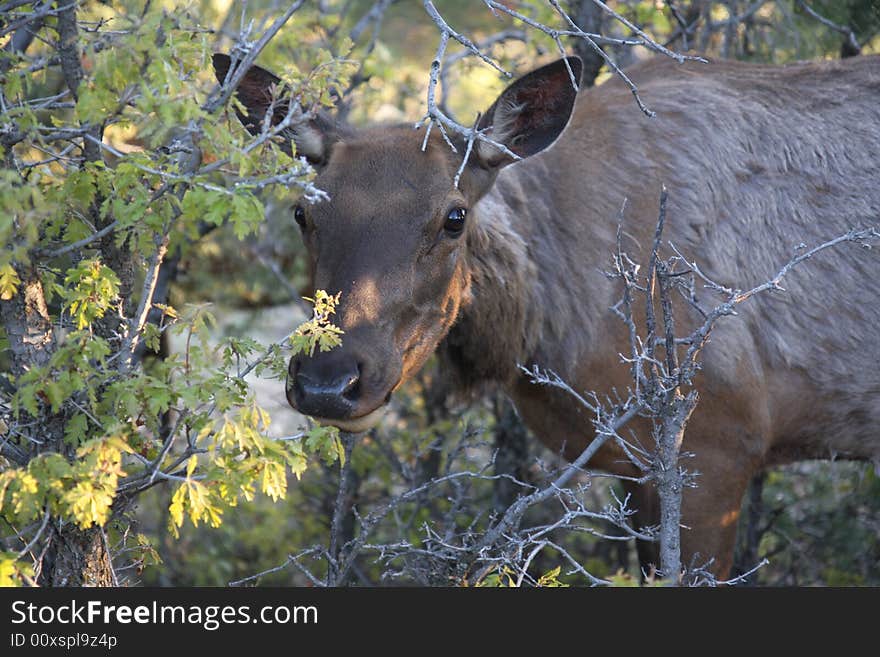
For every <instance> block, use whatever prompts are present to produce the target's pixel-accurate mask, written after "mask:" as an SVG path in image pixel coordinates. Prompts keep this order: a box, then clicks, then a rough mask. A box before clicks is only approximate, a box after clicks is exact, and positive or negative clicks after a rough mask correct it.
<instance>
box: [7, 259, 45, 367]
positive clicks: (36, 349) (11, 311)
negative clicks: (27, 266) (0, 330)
mask: <svg viewBox="0 0 880 657" xmlns="http://www.w3.org/2000/svg"><path fill="white" fill-rule="evenodd" d="M18 274H19V276H20V277H21V279H22V282H21V285H20V287H19V289H18V294H16V295H15V296H14V297H13V298H12V299H10V300H9V301H0V319H2V321H3V326H4V327H5V328H6V334H7V337H8V339H9V350H10V352H11V356H12V358H11V365H12V373H13V374H15V375H16V376H18V375H21V374H24V372H26V371H27V370H28V369H30V368H31V367H34V366H41V365H45V364H46V363H47V362H49V356H50V355H51V347H52V344H53V340H54V334H53V331H52V322H51V321H50V319H49V311H48V310H47V308H46V297H45V295H44V294H43V284H42V283H41V282H40V279H39V278H38V277H37V274H36V272H35V271H27V272H22V271H19V272H18Z"/></svg>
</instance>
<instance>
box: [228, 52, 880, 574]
mask: <svg viewBox="0 0 880 657" xmlns="http://www.w3.org/2000/svg"><path fill="white" fill-rule="evenodd" d="M567 62H568V66H566V60H559V61H557V62H555V63H551V64H548V65H546V66H544V67H542V68H539V69H537V70H535V71H532V72H531V73H529V74H527V75H525V76H523V77H521V78H519V79H518V80H516V81H515V82H513V83H512V84H511V85H510V86H509V87H508V88H507V89H506V90H505V91H504V92H503V93H502V94H501V95H500V96H499V98H498V99H497V100H496V101H495V103H494V104H493V105H492V106H491V107H489V109H488V110H487V111H486V112H485V113H484V114H483V115H482V118H481V119H480V122H479V128H480V129H482V130H485V131H486V134H488V135H490V136H491V138H492V139H493V140H494V141H495V142H497V143H500V144H503V145H504V146H505V147H506V148H507V149H508V150H509V151H510V152H512V153H514V154H515V155H516V156H518V158H519V159H517V158H514V157H511V155H510V153H509V152H504V151H503V150H501V149H499V148H497V147H496V146H492V145H491V144H490V143H486V142H478V143H476V144H475V145H474V148H473V150H472V153H471V155H470V158H469V160H468V162H467V163H466V166H464V169H463V172H462V174H461V178H460V181H459V184H458V185H457V186H456V185H455V184H454V182H455V181H454V178H455V175H456V172H457V171H458V169H459V167H460V165H461V157H462V155H461V154H462V153H463V152H464V143H459V146H460V148H459V149H458V151H459V152H458V153H455V152H453V150H452V149H450V147H449V145H448V144H446V143H445V142H444V140H443V139H442V138H441V137H440V136H439V135H438V134H437V133H438V131H436V130H435V131H433V133H432V134H431V135H430V138H429V139H427V142H426V144H424V148H423V143H422V142H423V139H424V133H423V132H420V131H415V130H413V129H412V126H411V125H376V126H371V127H366V128H362V129H355V128H352V127H350V126H347V125H342V124H339V123H336V122H334V120H333V119H332V118H331V117H329V116H327V115H325V114H323V113H319V114H315V115H313V116H312V117H311V118H309V117H308V116H306V115H304V118H303V120H302V121H300V122H299V123H298V124H297V125H295V126H294V127H293V128H292V129H291V130H289V131H288V132H287V133H286V134H287V137H288V138H289V140H290V141H291V142H292V143H293V144H294V145H295V149H296V152H297V153H298V154H300V155H304V156H305V157H307V158H308V160H309V161H310V162H311V163H312V164H313V165H314V166H315V168H316V169H317V171H318V174H317V178H316V180H315V184H316V185H317V186H318V187H319V188H320V189H322V190H325V191H326V192H327V193H328V195H329V200H327V201H324V202H320V203H317V204H315V205H312V206H308V205H306V204H301V205H298V206H296V208H295V210H294V211H293V214H292V216H291V219H292V220H295V221H296V222H297V223H298V224H299V226H300V228H301V230H302V236H303V240H304V242H305V244H306V247H307V251H308V254H309V267H310V272H311V281H312V285H313V286H314V287H315V288H320V289H325V290H328V291H330V292H331V293H335V292H342V297H341V303H340V305H339V308H338V314H337V317H338V320H337V321H336V323H337V324H338V325H339V326H340V327H341V328H342V329H343V330H344V331H345V335H344V339H343V344H342V346H341V347H339V348H336V349H333V350H331V351H329V352H327V353H316V354H314V355H313V356H311V357H306V356H305V355H302V354H300V355H298V356H295V357H293V358H292V359H291V361H290V366H289V378H288V384H287V398H288V400H289V402H290V404H291V406H293V408H295V409H297V410H299V411H301V412H302V413H304V414H306V415H309V416H312V417H314V418H316V419H318V420H319V421H321V422H323V423H329V424H332V425H336V426H338V427H339V428H341V429H343V430H346V431H352V432H358V431H363V430H365V429H367V428H368V427H370V426H372V425H374V424H375V423H376V422H378V421H379V418H380V417H381V415H382V412H383V409H384V408H385V407H386V406H387V404H388V402H389V399H390V397H391V394H392V393H393V392H394V391H395V390H396V389H397V388H398V387H399V386H400V385H401V384H402V383H403V382H404V381H406V380H407V379H408V378H409V377H411V376H412V375H413V374H414V373H415V372H416V371H417V370H418V369H419V368H420V367H421V366H422V365H423V364H424V363H425V361H426V360H427V359H428V357H429V356H430V355H431V354H432V353H433V352H434V351H435V350H436V351H438V353H439V354H440V356H441V358H442V359H443V360H444V362H446V363H448V365H449V366H450V368H451V371H453V372H455V373H456V376H457V380H459V381H460V383H461V385H463V386H467V385H472V384H477V383H480V382H484V381H491V382H497V383H498V384H500V385H501V386H503V388H504V389H505V391H506V392H507V393H508V394H509V395H510V397H511V399H512V400H513V402H514V404H515V406H516V408H517V410H518V412H519V414H520V416H521V418H522V420H523V421H524V422H525V424H526V425H527V426H528V427H530V428H531V430H532V431H533V432H534V433H535V434H536V436H537V437H538V438H539V439H540V440H541V441H542V442H543V443H544V444H545V445H547V446H548V447H549V448H550V449H552V450H554V451H556V452H561V453H563V454H564V455H565V456H566V458H569V459H573V458H575V457H576V456H577V455H578V454H580V453H581V451H582V450H583V449H584V447H585V446H586V445H587V444H588V443H589V441H590V440H591V439H592V437H593V431H594V430H593V427H592V425H591V423H590V418H589V417H587V414H586V413H585V412H584V411H583V409H582V408H581V407H580V406H579V405H578V403H577V402H576V401H575V400H573V399H572V398H571V396H569V395H567V394H566V393H565V392H563V391H560V390H557V389H554V388H551V387H543V386H536V385H533V384H532V383H531V382H530V380H529V378H528V377H527V376H525V375H524V374H523V372H522V370H521V369H520V368H519V367H518V366H520V365H522V366H525V367H526V368H531V367H534V366H537V367H539V368H541V369H544V370H552V371H553V372H555V373H557V374H558V375H559V376H560V377H561V378H562V379H564V380H565V381H567V382H568V383H569V384H570V385H571V386H572V387H573V388H575V389H577V390H593V391H596V392H598V393H599V394H600V395H601V394H605V393H609V392H610V391H611V390H612V389H614V388H617V389H626V386H627V385H628V383H629V380H630V379H629V377H630V372H629V368H628V366H627V365H626V364H625V363H622V362H621V359H620V357H619V354H621V353H627V349H628V346H627V345H628V336H627V334H626V329H625V326H624V325H623V324H622V323H621V322H620V320H619V318H618V317H615V316H614V314H613V313H612V312H611V311H610V308H611V307H612V306H613V305H614V304H615V303H616V302H617V301H618V300H619V299H620V296H621V286H620V283H619V282H615V281H612V280H609V279H608V278H607V277H606V276H605V275H603V269H606V268H607V266H608V263H609V262H610V259H611V254H612V253H613V252H614V250H615V245H616V230H617V224H618V221H619V219H618V215H619V211H620V208H621V205H622V203H623V202H624V200H625V199H626V200H627V201H628V206H627V211H626V214H625V216H624V218H623V220H622V221H623V226H622V229H623V234H624V235H625V236H626V239H627V240H628V241H627V251H628V252H629V253H630V255H631V256H633V257H634V258H635V257H636V256H640V257H642V258H643V259H641V260H637V261H639V262H645V261H646V258H644V256H646V251H647V250H649V249H650V247H651V243H652V236H653V231H654V229H655V220H656V216H657V198H658V194H659V190H660V188H661V185H665V186H666V187H667V188H668V189H669V193H670V196H669V205H668V210H667V213H668V214H667V219H666V232H665V237H666V239H668V240H669V241H672V242H674V243H675V244H676V246H677V247H678V249H679V250H680V251H681V252H683V253H688V254H691V255H692V256H693V257H694V258H699V259H700V262H701V263H702V265H701V267H702V269H703V270H704V272H705V273H706V274H707V275H708V276H710V277H711V278H712V279H713V280H715V281H719V282H721V283H724V284H728V285H731V286H734V287H739V288H740V289H748V286H751V285H753V284H757V283H759V282H761V281H763V280H766V279H767V277H768V276H770V275H772V274H773V273H774V272H776V271H777V270H778V268H779V266H780V264H783V263H785V262H786V261H788V260H789V259H790V257H791V256H792V254H793V251H794V248H795V246H796V245H797V244H799V243H802V242H803V243H806V244H813V243H816V244H818V243H821V242H823V241H825V240H827V239H828V238H829V237H833V236H835V235H839V234H841V233H844V232H846V231H847V230H848V229H850V228H852V227H855V226H876V225H878V223H880V219H878V218H880V57H876V56H875V57H856V58H852V59H848V60H842V61H823V62H818V63H799V64H793V65H789V66H784V67H774V66H764V65H752V64H742V63H736V62H714V63H710V64H708V65H687V66H682V65H679V64H675V63H673V62H671V61H669V60H666V59H663V58H656V59H653V60H649V61H646V62H643V63H639V64H637V65H635V66H633V67H632V68H631V69H630V70H628V75H629V76H630V77H631V78H632V79H633V80H634V82H635V83H636V84H637V85H638V87H639V89H640V93H641V95H642V96H643V97H644V98H646V99H648V100H649V102H650V103H651V105H652V108H653V109H654V110H655V111H656V117H655V118H648V117H646V116H645V115H644V114H643V113H642V112H641V111H640V110H639V109H638V108H637V106H636V104H635V103H634V102H633V99H632V95H631V93H630V90H629V89H628V88H625V87H624V86H623V85H622V84H620V83H619V82H615V81H610V82H607V83H605V84H602V85H600V86H598V87H594V88H591V89H587V90H583V91H581V92H580V93H577V92H575V90H574V88H573V84H572V81H571V79H570V75H569V70H568V68H569V67H570V68H571V70H573V71H574V72H575V74H577V75H579V74H580V70H581V64H580V60H578V59H577V58H568V59H567ZM214 63H215V69H216V73H217V76H218V77H219V78H220V79H221V80H222V79H224V78H225V76H226V74H227V72H228V70H229V68H230V66H232V65H234V63H233V62H231V61H230V59H229V58H228V57H227V56H225V55H216V56H215V58H214ZM284 93H287V92H285V91H284V90H283V89H281V88H280V86H279V80H278V78H277V77H275V76H274V75H273V74H271V73H269V72H268V71H265V70H264V69H261V68H259V67H253V68H252V69H251V70H250V71H249V72H248V74H247V75H246V76H245V78H244V80H243V82H242V83H241V84H240V86H239V87H238V90H237V94H238V98H239V100H240V101H241V104H242V106H243V107H244V108H245V110H244V111H243V112H241V113H240V116H241V118H242V120H243V122H244V123H245V125H246V127H248V129H250V130H251V131H252V132H255V133H256V132H259V131H260V129H261V126H263V125H264V121H265V122H267V123H270V122H275V123H278V122H279V121H280V120H281V119H282V118H283V117H284V116H285V115H286V113H287V109H288V103H289V102H291V101H290V99H289V98H285V97H284ZM276 94H277V95H278V96H277V97H276ZM270 110H271V115H270V116H268V117H267V114H268V113H270ZM837 253H838V255H837V256H833V255H832V254H830V253H828V252H824V253H823V254H820V255H818V256H816V258H815V259H814V260H812V261H811V262H810V263H809V265H807V266H804V267H802V268H800V269H798V270H796V271H794V272H793V273H792V274H791V275H790V278H788V279H787V285H786V289H787V293H786V294H777V295H768V296H764V297H761V298H756V299H755V300H754V301H752V302H750V303H749V304H746V305H744V306H742V307H741V309H740V312H739V314H738V316H737V317H734V318H729V319H727V320H726V321H725V322H722V323H720V324H719V325H718V326H717V327H716V329H715V332H714V334H713V336H714V337H713V339H712V340H711V342H710V343H709V344H708V345H707V346H706V348H705V351H704V353H703V365H702V371H701V372H700V374H699V375H698V376H697V379H696V382H697V383H696V385H697V389H698V391H699V393H700V399H701V401H700V403H699V404H698V406H697V408H696V410H695V411H694V413H693V415H692V417H691V420H690V422H689V424H688V429H687V433H686V436H685V444H684V448H685V449H686V450H687V451H688V452H691V453H693V455H694V456H693V461H692V462H691V463H690V465H689V468H690V469H694V470H696V471H698V472H699V473H700V477H699V486H698V487H697V488H695V489H693V490H688V491H686V493H685V495H684V497H683V502H682V518H683V524H684V526H686V529H684V530H683V532H682V537H681V538H682V557H683V560H685V562H686V561H687V560H688V559H689V558H690V557H691V556H693V555H702V556H705V557H709V556H714V558H715V561H714V564H713V566H712V568H713V570H714V571H715V573H716V574H719V575H726V574H727V572H728V571H729V569H730V566H731V562H732V552H733V545H734V540H735V532H736V526H737V518H738V515H739V510H740V504H741V500H742V496H743V493H744V491H745V489H746V487H747V484H748V482H749V481H750V479H751V477H752V476H753V475H755V474H756V473H758V472H759V471H760V470H761V469H762V468H766V467H768V466H773V465H778V464H784V463H788V462H792V461H794V460H801V459H816V458H828V457H830V456H836V457H838V458H848V459H868V460H873V461H874V462H875V463H880V432H878V430H877V427H878V426H880V367H878V361H880V261H878V260H877V258H876V257H870V254H869V256H868V257H861V254H859V255H858V257H855V256H854V257H849V256H850V254H848V253H847V254H844V255H843V256H841V255H840V252H837ZM677 312H678V315H677V320H676V321H677V322H679V323H680V324H681V325H683V326H687V325H691V326H692V325H694V322H696V321H697V320H698V319H699V318H696V317H693V315H694V313H695V311H694V310H693V309H689V308H688V307H687V306H682V307H681V308H677ZM689 313H690V315H689ZM590 466H591V467H594V468H597V469H602V470H606V471H608V472H610V473H612V474H616V475H618V476H629V477H637V476H639V472H638V471H637V470H636V469H635V467H634V466H633V465H632V463H631V462H630V461H629V460H628V459H627V458H626V456H625V455H624V453H623V452H622V450H621V449H620V448H619V447H618V446H617V445H615V444H613V443H611V442H608V443H606V444H605V446H604V447H603V448H602V450H601V451H600V452H599V453H598V454H597V455H596V456H595V458H594V459H593V460H592V461H591V462H590ZM627 485H628V486H630V487H631V488H632V490H631V491H630V492H631V493H632V494H633V495H634V500H635V506H636V508H638V510H639V511H638V517H637V522H638V523H650V522H656V519H657V515H656V514H657V502H656V493H655V492H654V491H653V490H652V488H651V487H650V486H641V487H640V486H632V485H630V484H627ZM640 555H641V556H642V558H643V560H646V561H653V562H654V563H657V562H656V560H655V559H652V556H651V554H650V552H649V551H643V550H642V546H640Z"/></svg>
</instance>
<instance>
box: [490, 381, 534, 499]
mask: <svg viewBox="0 0 880 657" xmlns="http://www.w3.org/2000/svg"><path fill="white" fill-rule="evenodd" d="M494 411H495V418H496V424H495V432H494V433H495V474H496V475H509V476H511V477H514V478H516V479H518V480H519V481H523V480H524V475H525V473H524V472H523V469H524V467H525V465H526V463H528V459H529V435H528V430H527V429H526V428H525V425H524V424H523V423H522V420H521V419H520V418H519V416H518V415H517V413H516V409H515V408H514V406H513V403H512V402H511V401H510V400H509V399H508V398H507V397H506V396H504V395H501V394H499V395H498V399H496V402H495V408H494ZM521 492H522V489H521V488H520V487H519V486H518V485H517V484H516V483H515V482H513V481H511V480H510V479H507V478H501V479H496V480H495V482H494V489H493V491H492V505H493V507H494V509H495V510H496V511H497V512H498V513H504V511H505V510H506V509H507V508H508V507H509V506H510V505H511V504H513V503H514V502H515V501H516V498H517V496H518V495H519V493H521Z"/></svg>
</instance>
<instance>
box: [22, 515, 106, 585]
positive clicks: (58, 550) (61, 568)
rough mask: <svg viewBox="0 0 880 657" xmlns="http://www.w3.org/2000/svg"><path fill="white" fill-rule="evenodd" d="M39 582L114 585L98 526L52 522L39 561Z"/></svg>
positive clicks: (102, 535)
mask: <svg viewBox="0 0 880 657" xmlns="http://www.w3.org/2000/svg"><path fill="white" fill-rule="evenodd" d="M39 567H40V573H39V577H38V578H37V583H38V584H39V585H40V586H115V585H116V581H115V576H114V573H113V565H112V563H111V562H110V554H109V552H108V551H107V546H106V544H105V541H104V532H103V531H102V529H101V528H100V527H91V528H89V529H85V530H83V529H80V528H79V527H77V526H76V525H73V524H70V523H65V524H64V525H63V526H60V527H59V526H58V525H57V524H53V526H52V532H51V535H50V537H49V545H48V546H47V549H46V553H45V555H44V556H43V559H42V562H41V564H40V566H39Z"/></svg>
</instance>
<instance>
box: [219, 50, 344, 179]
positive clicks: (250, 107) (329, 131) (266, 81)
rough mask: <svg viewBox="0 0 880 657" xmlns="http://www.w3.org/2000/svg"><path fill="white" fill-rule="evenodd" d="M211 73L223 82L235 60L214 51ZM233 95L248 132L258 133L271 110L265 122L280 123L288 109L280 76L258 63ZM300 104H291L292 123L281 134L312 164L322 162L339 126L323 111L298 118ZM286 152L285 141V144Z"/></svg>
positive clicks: (288, 97) (288, 104)
mask: <svg viewBox="0 0 880 657" xmlns="http://www.w3.org/2000/svg"><path fill="white" fill-rule="evenodd" d="M212 62H213V64H214V73H215V75H216V76H217V80H218V81H219V82H221V83H222V82H224V81H225V80H226V77H227V75H229V69H230V68H234V67H235V65H236V62H235V61H234V60H232V59H231V58H230V57H229V55H226V54H223V53H215V54H214V56H213V57H212ZM235 95H236V97H237V98H238V100H239V101H240V102H241V104H242V105H243V106H244V111H242V110H240V109H236V112H237V114H238V118H239V119H240V120H241V122H242V124H243V125H244V127H245V128H247V130H248V132H250V133H251V134H252V135H259V134H260V133H261V132H262V130H263V122H264V121H265V120H266V114H268V113H269V112H270V111H271V112H272V115H271V117H270V118H269V123H270V124H271V125H273V126H276V125H278V124H280V123H281V122H282V121H284V119H285V118H286V117H287V114H288V112H289V111H290V103H291V102H293V101H292V100H291V97H290V89H289V88H287V86H286V85H284V84H282V82H281V79H280V78H279V77H278V76H277V75H275V74H274V73H271V72H269V71H267V70H266V69H264V68H261V67H259V66H251V68H249V69H248V71H247V73H246V74H245V76H244V78H242V80H241V82H240V83H239V85H238V88H237V89H236V90H235ZM302 111H303V109H302V107H298V106H297V107H294V108H293V112H294V120H293V121H292V124H293V125H292V126H291V127H290V128H288V129H286V130H284V131H283V133H282V136H284V137H286V138H288V139H289V140H290V141H292V142H293V143H294V144H296V151H297V153H298V154H299V155H304V156H305V157H306V159H308V161H309V162H310V163H311V164H313V165H316V166H317V165H321V164H323V163H324V162H325V161H326V159H327V155H328V152H329V147H330V145H331V144H332V143H333V142H334V141H335V140H336V138H337V133H338V132H339V126H338V125H337V124H336V122H335V121H334V120H333V119H332V118H331V117H330V116H329V115H327V114H325V113H324V112H318V113H317V114H316V115H315V116H314V117H313V118H311V119H309V120H302V118H301V114H302ZM286 145H287V148H286V149H285V150H287V151H288V152H290V148H289V143H288V144H286Z"/></svg>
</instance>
